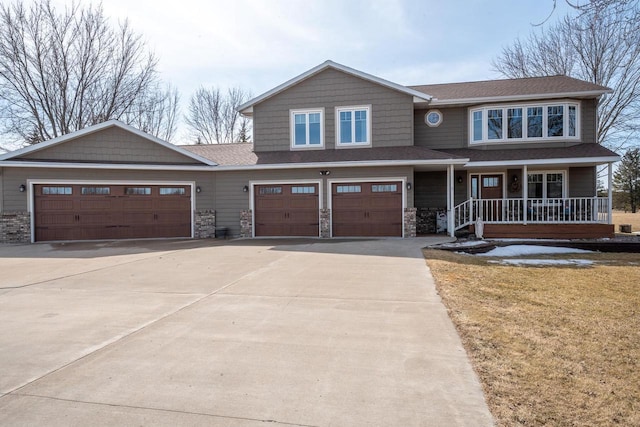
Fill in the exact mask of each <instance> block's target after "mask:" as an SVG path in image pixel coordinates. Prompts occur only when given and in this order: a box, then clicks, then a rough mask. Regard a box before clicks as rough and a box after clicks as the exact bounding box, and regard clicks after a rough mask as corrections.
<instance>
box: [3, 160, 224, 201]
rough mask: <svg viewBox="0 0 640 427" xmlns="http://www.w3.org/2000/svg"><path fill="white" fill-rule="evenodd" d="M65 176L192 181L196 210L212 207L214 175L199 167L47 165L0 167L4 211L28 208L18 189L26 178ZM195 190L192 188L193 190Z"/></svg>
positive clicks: (90, 178)
mask: <svg viewBox="0 0 640 427" xmlns="http://www.w3.org/2000/svg"><path fill="white" fill-rule="evenodd" d="M29 179H31V180H39V181H46V180H63V181H64V180H68V181H77V182H78V183H82V182H83V181H84V182H87V181H118V182H127V181H130V182H134V181H154V182H167V183H170V182H175V181H183V182H192V181H195V185H196V186H200V188H201V189H202V192H200V193H198V194H195V197H196V199H195V201H196V210H204V209H215V206H214V182H213V180H214V176H213V174H211V173H209V172H200V171H193V172H189V171H162V170H153V171H137V170H102V169H49V168H14V167H11V168H4V169H3V180H2V181H3V182H2V183H3V188H2V190H3V191H2V195H3V197H4V200H3V202H2V207H3V211H4V212H12V211H26V210H27V209H28V200H29V198H28V197H29V194H28V192H24V193H21V192H20V191H19V190H18V187H20V185H21V184H25V185H26V184H27V180H29ZM194 193H195V192H194Z"/></svg>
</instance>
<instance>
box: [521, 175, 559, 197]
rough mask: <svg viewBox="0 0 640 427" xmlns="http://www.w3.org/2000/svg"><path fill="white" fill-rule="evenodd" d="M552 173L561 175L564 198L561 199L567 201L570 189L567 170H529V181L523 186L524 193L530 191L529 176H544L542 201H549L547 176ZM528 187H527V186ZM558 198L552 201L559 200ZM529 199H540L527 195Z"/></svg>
mask: <svg viewBox="0 0 640 427" xmlns="http://www.w3.org/2000/svg"><path fill="white" fill-rule="evenodd" d="M552 173H556V174H560V175H562V197H560V198H561V199H566V198H567V188H568V182H567V171H566V170H531V169H528V170H527V178H526V179H527V180H526V181H525V183H524V185H523V189H522V191H525V188H526V191H527V192H528V191H529V175H540V174H542V200H547V199H549V197H547V175H548V174H552ZM525 185H526V186H525ZM557 198H558V197H551V199H557ZM527 199H529V200H531V199H538V197H529V195H528V193H527Z"/></svg>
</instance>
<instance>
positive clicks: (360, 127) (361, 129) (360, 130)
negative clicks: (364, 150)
mask: <svg viewBox="0 0 640 427" xmlns="http://www.w3.org/2000/svg"><path fill="white" fill-rule="evenodd" d="M354 114H355V128H356V142H367V111H366V110H360V111H355V112H354Z"/></svg>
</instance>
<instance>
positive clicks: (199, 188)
mask: <svg viewBox="0 0 640 427" xmlns="http://www.w3.org/2000/svg"><path fill="white" fill-rule="evenodd" d="M201 191H202V187H200V186H199V185H198V186H197V187H196V193H199V192H201Z"/></svg>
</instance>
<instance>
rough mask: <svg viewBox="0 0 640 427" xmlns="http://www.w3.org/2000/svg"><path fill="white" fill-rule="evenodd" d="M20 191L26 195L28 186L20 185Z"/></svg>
mask: <svg viewBox="0 0 640 427" xmlns="http://www.w3.org/2000/svg"><path fill="white" fill-rule="evenodd" d="M18 191H20V192H21V193H24V192H25V191H27V186H26V185H24V184H20V187H18Z"/></svg>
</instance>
